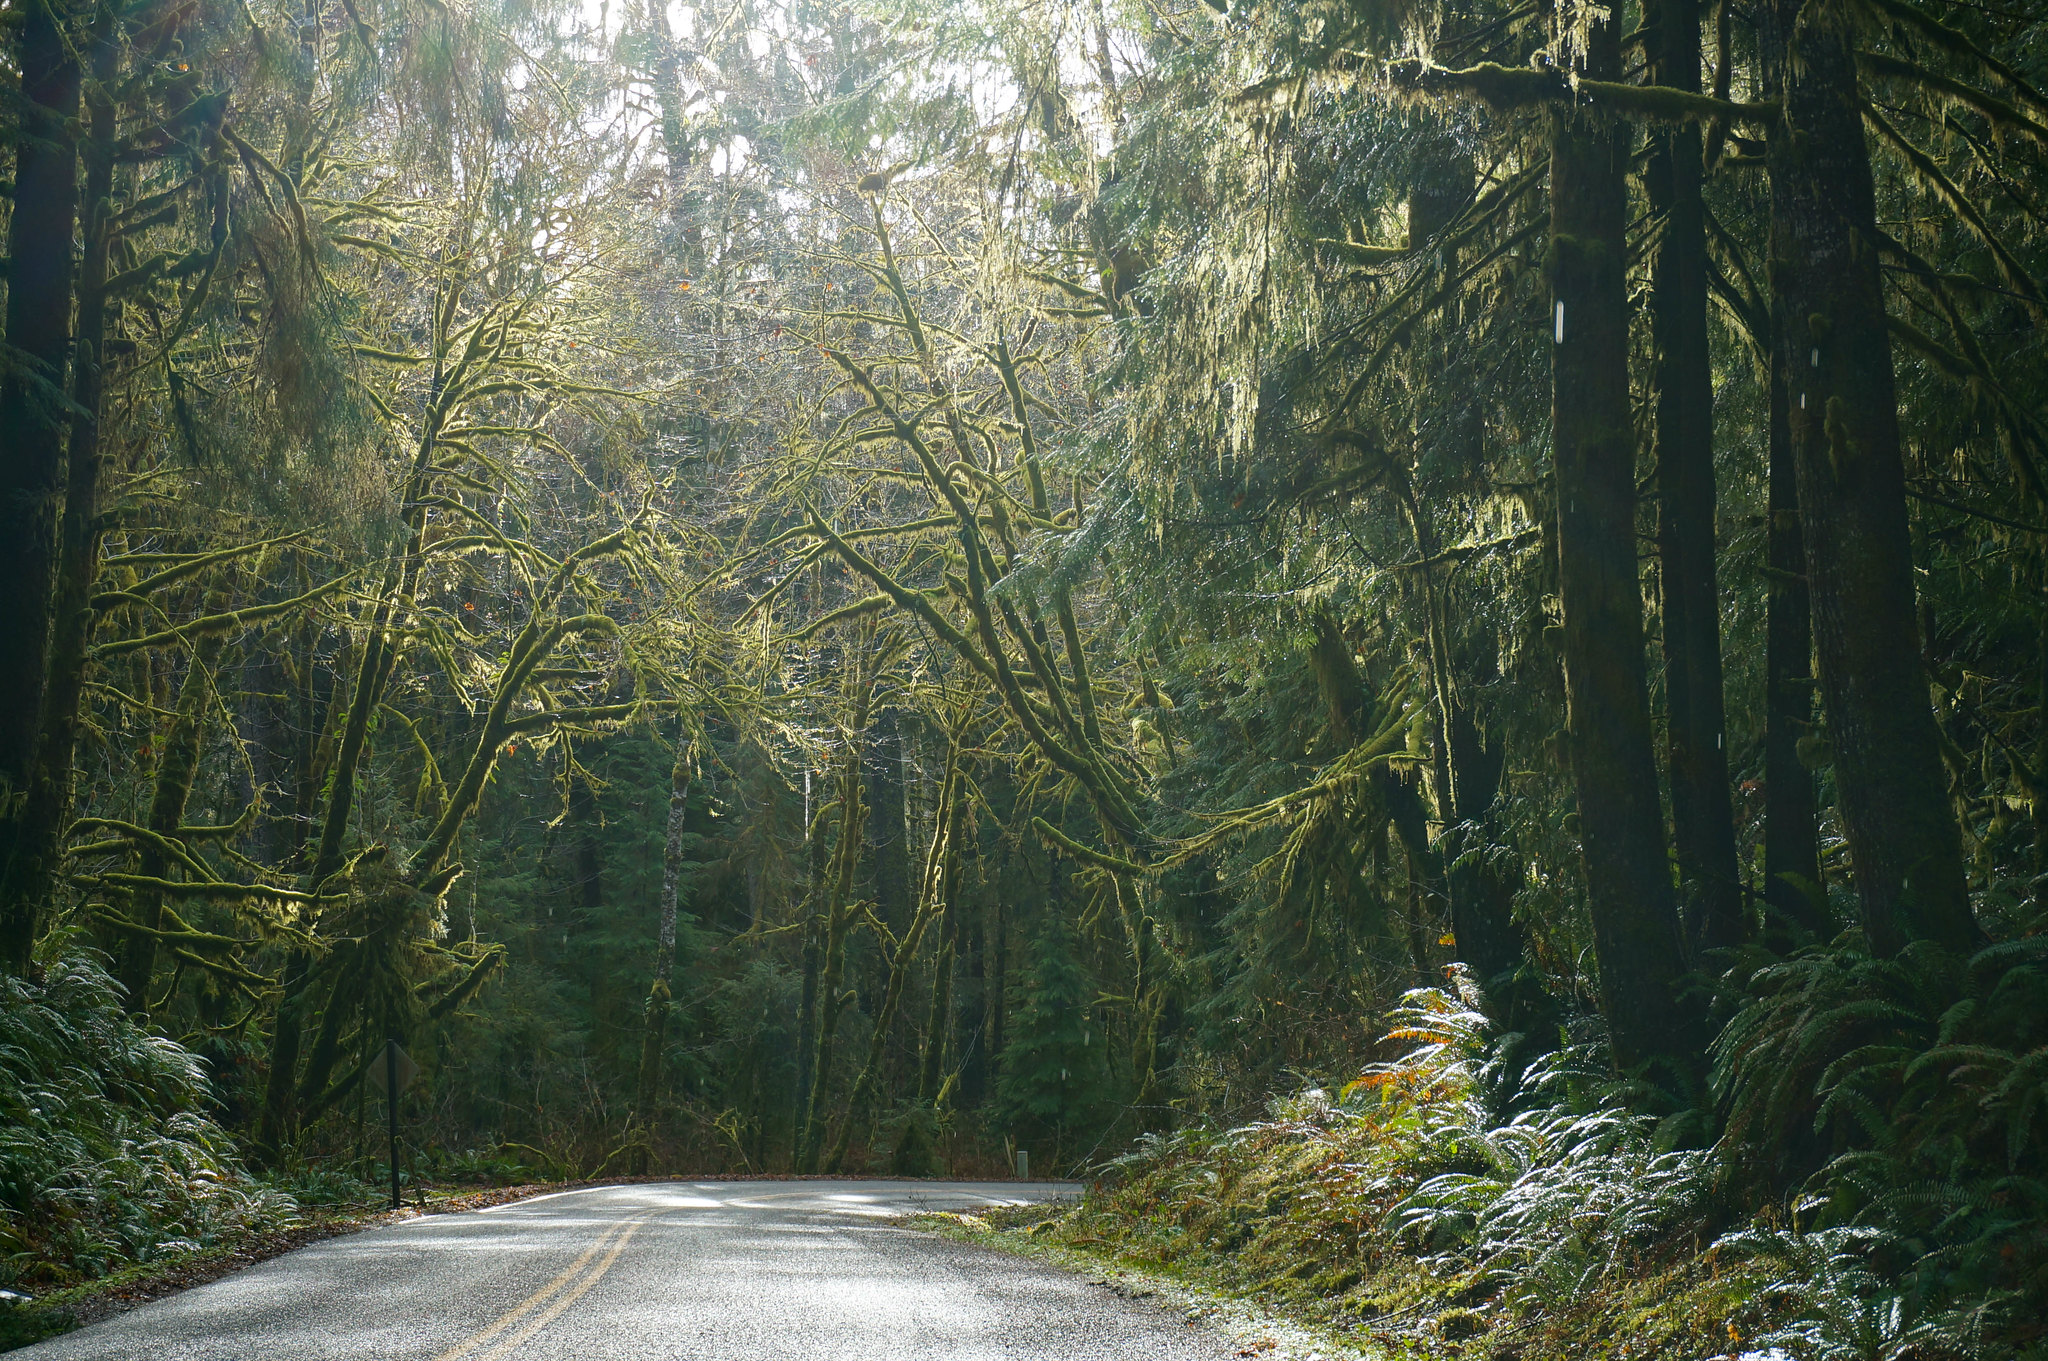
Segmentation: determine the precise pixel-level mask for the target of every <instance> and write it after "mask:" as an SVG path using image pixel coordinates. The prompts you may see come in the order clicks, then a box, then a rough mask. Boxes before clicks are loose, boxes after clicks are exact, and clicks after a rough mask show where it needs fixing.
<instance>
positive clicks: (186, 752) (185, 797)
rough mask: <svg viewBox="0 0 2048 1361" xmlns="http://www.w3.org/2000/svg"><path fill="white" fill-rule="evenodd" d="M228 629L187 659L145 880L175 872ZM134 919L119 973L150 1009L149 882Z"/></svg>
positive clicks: (143, 863) (157, 898)
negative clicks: (172, 847) (175, 848)
mask: <svg viewBox="0 0 2048 1361" xmlns="http://www.w3.org/2000/svg"><path fill="white" fill-rule="evenodd" d="M227 604H228V601H227V597H226V595H225V594H224V593H214V594H210V595H209V596H208V597H207V600H206V604H205V606H204V612H205V613H207V614H214V613H218V612H220V611H221V610H224V609H225V608H226V607H227ZM226 642H227V637H226V634H225V633H208V634H203V635H201V636H200V638H199V640H198V642H197V643H195V644H194V645H193V648H192V655H191V657H190V659H189V660H188V661H187V662H186V666H185V679H184V683H183V684H182V685H181V686H180V688H179V690H178V711H177V715H176V716H175V717H174V718H172V720H171V726H170V729H169V730H168V731H167V732H165V733H164V737H163V742H162V744H161V751H162V755H161V756H160V757H159V758H158V760H157V767H156V781H155V783H154V784H153V785H152V787H151V789H150V797H149V812H148V814H147V821H146V822H145V824H144V825H145V826H146V827H147V828H148V829H149V830H150V831H151V832H153V833H155V835H156V836H157V837H159V838H162V839H161V840H151V841H147V842H144V843H143V845H142V848H141V851H140V853H139V854H138V856H137V857H136V868H137V872H138V873H139V874H140V875H141V877H142V878H144V879H146V880H157V881H162V880H164V879H165V878H166V877H167V876H168V875H169V874H170V872H171V867H172V866H171V857H170V854H169V853H168V851H167V849H166V847H167V845H168V844H172V843H175V842H176V841H177V838H178V828H179V827H180V826H181V825H183V823H184V821H185V808H186V805H187V804H188V803H190V802H191V799H192V786H193V784H194V783H195V782H196V781H197V780H198V778H199V756H200V748H201V740H202V739H203V738H204V737H205V735H206V719H207V714H208V713H209V711H210V710H211V709H212V708H213V706H214V702H215V701H214V682H215V679H216V678H215V675H214V667H215V666H216V665H218V664H219V661H220V654H221V649H222V647H223V646H224V645H225V644H226ZM130 918H131V920H133V921H134V923H135V924H136V925H137V926H138V927H140V928H142V929H141V930H140V931H137V932H134V933H131V934H130V935H129V936H128V938H127V939H126V940H125V941H123V942H122V946H121V955H120V959H119V961H118V963H117V965H116V971H115V976H116V977H117V978H119V979H120V982H121V987H122V988H123V990H124V991H125V992H126V993H127V1004H128V1009H129V1010H130V1011H133V1012H147V1011H148V1010H149V980H150V976H151V975H152V974H153V973H154V972H155V971H156V960H157V938H156V937H155V936H153V935H150V934H148V933H149V932H152V931H158V930H161V929H162V928H163V924H164V921H163V918H164V893H163V890H162V889H161V888H154V887H151V886H149V885H147V884H145V885H144V886H143V887H141V888H138V889H137V890H136V893H135V898H134V903H133V906H132V908H131V910H130Z"/></svg>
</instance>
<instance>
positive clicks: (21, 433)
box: [0, 0, 82, 974]
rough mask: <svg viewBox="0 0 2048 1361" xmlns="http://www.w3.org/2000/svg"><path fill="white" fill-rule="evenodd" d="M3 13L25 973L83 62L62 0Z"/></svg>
mask: <svg viewBox="0 0 2048 1361" xmlns="http://www.w3.org/2000/svg"><path fill="white" fill-rule="evenodd" d="M14 17H15V24H14V26H13V27H12V41H11V42H10V44H9V46H10V48H11V54H10V55H11V56H12V57H13V59H14V60H13V65H14V69H15V71H16V73H17V74H18V77H19V79H18V82H17V84H16V85H15V87H14V88H15V89H16V90H17V92H18V93H17V94H16V96H15V100H14V106H15V120H16V121H15V132H14V182H13V185H12V186H11V197H12V198H13V200H14V203H13V215H12V217H11V219H10V220H9V224H8V240H7V246H8V269H7V281H8V282H7V330H6V342H7V349H8V361H7V363H6V365H5V368H4V372H0V583H4V589H0V640H4V644H0V969H5V970H7V971H9V972H11V973H16V974H19V973H22V972H25V971H26V970H27V968H28V964H29V955H30V951H31V950H33V949H34V947H35V941H36V936H37V933H38V930H39V928H40V924H41V919H42V911H43V906H44V902H45V895H44V894H42V893H40V892H38V891H35V890H36V888H37V887H38V885H37V882H36V881H37V880H41V879H44V878H45V877H46V875H47V873H48V871H47V868H43V869H41V870H40V872H34V871H36V870H37V867H35V866H27V867H25V868H27V869H29V870H30V871H32V872H30V873H27V874H23V873H19V872H17V870H16V867H15V864H14V862H15V860H16V857H17V856H21V855H24V854H25V855H27V856H34V855H35V854H36V851H37V848H36V846H35V845H34V844H33V842H34V840H35V838H34V836H33V832H32V829H31V828H30V827H29V825H28V823H27V819H26V818H25V816H24V814H25V812H26V811H27V810H26V809H25V807H24V804H25V802H26V800H25V798H24V796H25V795H26V794H28V793H29V791H30V786H31V784H32V783H33V781H34V778H35V765H36V753H37V748H38V746H39V745H40V742H41V734H42V709H43V692H44V688H45V685H46V682H47V679H48V667H49V660H50V633H51V630H50V617H51V607H52V596H53V592H54V590H55V587H56V576H57V556H58V545H57V535H58V518H59V515H60V514H61V510H62V503H63V482H64V455H65V420H64V405H65V403H64V396H65V374H66V371H67V368H68V366H69V362H70V358H71V342H72V334H71V310H72V234H73V231H74V230H75V227H76V224H77V218H78V114H79V92H80V86H81V83H82V72H81V69H80V65H79V60H78V55H77V51H78V38H79V35H78V33H77V32H75V31H74V30H75V28H76V22H75V12H74V7H73V6H72V5H70V4H68V3H65V0H32V3H30V4H28V5H25V6H24V7H23V8H22V9H21V10H20V11H19V12H17V14H16V15H15V16H14Z"/></svg>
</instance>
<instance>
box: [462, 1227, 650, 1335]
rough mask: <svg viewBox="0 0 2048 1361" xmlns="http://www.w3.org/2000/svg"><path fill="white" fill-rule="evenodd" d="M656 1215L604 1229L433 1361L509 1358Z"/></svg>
mask: <svg viewBox="0 0 2048 1361" xmlns="http://www.w3.org/2000/svg"><path fill="white" fill-rule="evenodd" d="M658 1213H660V1211H657V1210H650V1211H648V1212H647V1213H646V1214H643V1215H640V1216H639V1217H637V1218H635V1219H629V1220H626V1221H624V1222H622V1223H618V1224H613V1225H611V1226H610V1227H608V1228H606V1229H605V1231H604V1232H603V1233H601V1234H599V1235H598V1236H597V1241H596V1242H595V1243H592V1244H591V1245H590V1247H589V1248H588V1249H587V1250H585V1252H584V1254H583V1255H582V1256H581V1257H578V1258H577V1259H576V1260H575V1261H573V1262H571V1263H569V1265H568V1268H567V1269H566V1270H564V1271H563V1272H562V1274H561V1275H559V1276H557V1277H555V1279H553V1280H552V1281H549V1282H548V1283H547V1284H546V1285H544V1286H542V1287H541V1288H540V1289H538V1290H536V1291H534V1292H533V1293H532V1294H531V1295H528V1296H527V1297H526V1298H525V1299H523V1300H521V1301H520V1302H519V1303H517V1304H515V1305H513V1306H512V1307H511V1308H510V1309H508V1310H506V1311H505V1313H504V1314H503V1315H501V1316H500V1317H499V1318H498V1319H497V1321H496V1322H494V1323H491V1324H489V1325H488V1326H486V1327H484V1328H482V1329H481V1330H479V1331H477V1332H475V1333H472V1334H471V1335H470V1336H469V1337H467V1338H465V1339H464V1340H463V1341H461V1342H458V1343H456V1344H455V1345H454V1346H452V1347H450V1348H449V1349H448V1350H447V1351H445V1352H442V1353H441V1354H440V1355H438V1356H436V1357H434V1358H433V1361H459V1359H460V1358H464V1357H467V1358H470V1361H500V1358H502V1357H505V1356H509V1355H510V1354H511V1353H512V1352H513V1351H515V1350H517V1349H518V1347H519V1344H520V1343H522V1342H524V1341H526V1339H528V1338H530V1337H532V1336H533V1335H534V1334H535V1333H537V1332H539V1331H540V1330H541V1329H543V1328H545V1327H547V1326H548V1325H549V1324H550V1323H552V1322H554V1321H555V1318H556V1317H557V1316H558V1315H559V1314H561V1312H562V1311H563V1310H564V1309H567V1308H568V1307H569V1306H570V1305H572V1304H574V1303H576V1301H577V1300H580V1299H582V1298H583V1296H584V1293H585V1292H586V1291H588V1290H589V1289H590V1287H592V1286H593V1285H596V1284H597V1283H598V1281H599V1280H601V1279H603V1277H604V1274H605V1272H607V1271H610V1270H611V1269H612V1263H613V1262H616V1261H618V1260H619V1254H620V1253H622V1252H624V1251H625V1250H626V1244H628V1243H630V1242H632V1241H633V1235H634V1234H636V1233H638V1232H640V1226H641V1225H642V1224H645V1223H646V1222H647V1221H648V1220H650V1219H652V1218H653V1217H654V1216H655V1215H656V1214H658ZM600 1254H602V1255H601V1256H600ZM529 1316H530V1317H529ZM507 1332H509V1333H510V1334H511V1335H510V1336H509V1337H501V1336H500V1335H501V1334H504V1333H507ZM480 1348H481V1349H482V1350H479V1349H480Z"/></svg>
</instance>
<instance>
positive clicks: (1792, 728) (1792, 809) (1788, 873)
mask: <svg viewBox="0 0 2048 1361" xmlns="http://www.w3.org/2000/svg"><path fill="white" fill-rule="evenodd" d="M1773 329H1774V331H1775V332H1776V334H1775V335H1774V336H1773V338H1772V342H1771V345H1772V353H1771V356H1770V374H1769V376H1768V378H1767V380H1766V385H1767V392H1768V398H1767V400H1768V402H1769V413H1770V436H1769V438H1770V493H1769V497H1770V499H1769V508H1768V515H1769V520H1770V524H1769V527H1768V534H1767V538H1766V541H1765V548H1764V552H1765V573H1766V576H1767V578H1768V580H1767V583H1766V590H1767V591H1768V595H1767V596H1766V600H1765V622H1764V704H1765V708H1764V891H1763V897H1764V907H1765V910H1766V911H1767V912H1769V913H1770V914H1771V915H1772V916H1773V917H1774V918H1776V920H1775V921H1774V922H1772V923H1771V924H1770V925H1769V927H1768V934H1769V935H1770V936H1771V937H1772V938H1773V939H1774V940H1775V941H1776V942H1777V943H1779V944H1781V945H1790V944H1791V943H1792V933H1790V932H1788V931H1787V930H1786V929H1785V928H1786V927H1788V926H1789V927H1795V928H1797V929H1798V930H1799V931H1803V932H1805V933H1806V934H1808V935H1813V936H1825V935H1826V934H1827V915H1826V912H1825V910H1824V904H1823V903H1822V902H1821V901H1819V897H1818V895H1819V894H1820V893H1821V879H1820V819H1819V811H1818V808H1817V806H1816V802H1817V800H1816V795H1815V791H1814V784H1813V772H1812V771H1810V770H1808V769H1807V766H1806V762H1805V760H1804V759H1803V758H1802V757H1801V756H1800V754H1799V748H1800V743H1801V742H1802V741H1804V740H1805V739H1807V738H1808V737H1810V736H1811V735H1812V734H1813V620H1812V616H1811V614H1810V612H1809V605H1808V602H1807V593H1806V548H1805V544H1804V542H1803V539H1802V535H1801V533H1800V529H1799V480H1798V475H1797V471H1796V469H1795V468H1794V467H1793V463H1792V426H1791V416H1790V413H1789V412H1788V411H1787V407H1788V406H1789V405H1790V402H1789V400H1788V397H1787V394H1786V390H1785V375H1786V372H1787V369H1788V367H1789V366H1788V365H1787V364H1786V362H1785V359H1784V356H1783V354H1782V353H1781V351H1782V350H1783V347H1784V337H1783V328H1782V327H1774V328H1773Z"/></svg>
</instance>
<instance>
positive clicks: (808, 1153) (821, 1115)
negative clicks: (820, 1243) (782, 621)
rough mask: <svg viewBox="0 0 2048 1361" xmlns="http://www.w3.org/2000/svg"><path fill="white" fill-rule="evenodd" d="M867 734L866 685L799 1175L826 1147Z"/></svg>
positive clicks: (842, 798) (832, 886)
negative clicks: (862, 749) (862, 752)
mask: <svg viewBox="0 0 2048 1361" xmlns="http://www.w3.org/2000/svg"><path fill="white" fill-rule="evenodd" d="M866 728H867V688H866V686H865V685H862V686H861V688H860V696H859V698H858V699H857V700H856V702H855V704H854V712H853V715H852V722H851V723H850V724H849V725H848V726H847V730H846V742H847V754H846V760H845V763H844V766H843V768H842V770H841V772H840V776H839V816H838V824H839V835H838V839H837V841H836V842H835V844H834V845H833V848H832V866H831V870H830V873H829V875H828V877H827V887H826V891H825V904H824V911H823V913H822V914H821V915H822V916H823V919H824V920H823V927H824V931H823V939H822V941H821V942H820V959H819V965H818V1001H817V1012H818V1022H817V1027H816V1030H815V1032H814V1033H815V1034H816V1036H817V1039H816V1041H815V1042H814V1044H813V1048H812V1053H813V1054H814V1055H815V1057H814V1058H813V1060H812V1062H813V1072H812V1074H811V1092H810V1100H809V1102H808V1103H806V1108H805V1114H804V1130H803V1134H804V1137H803V1141H802V1143H801V1144H800V1145H799V1146H798V1148H797V1168H796V1170H797V1171H798V1172H814V1171H816V1170H817V1166H818V1155H819V1153H820V1152H821V1151H822V1150H823V1147H824V1143H825V1106H826V1102H827V1101H828V1100H829V1099H830V1097H831V1091H832V1049H833V1039H834V1037H835V1034H836V1032H837V1031H838V1029H839V1014H840V1011H841V1009H842V1008H843V1007H844V1006H845V1004H846V1000H847V999H846V995H845V994H842V993H841V992H840V982H841V980H842V979H843V978H844V977H845V973H846V942H847V936H848V934H849V932H850V931H851V929H852V926H853V918H854V908H855V906H856V904H855V903H854V902H853V877H854V872H855V870H856V869H857V868H858V866H859V864H860V851H861V828H862V824H863V822H864V810H863V809H862V807H861V778H860V766H861V759H860V739H861V735H862V733H863V732H865V730H866Z"/></svg>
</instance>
